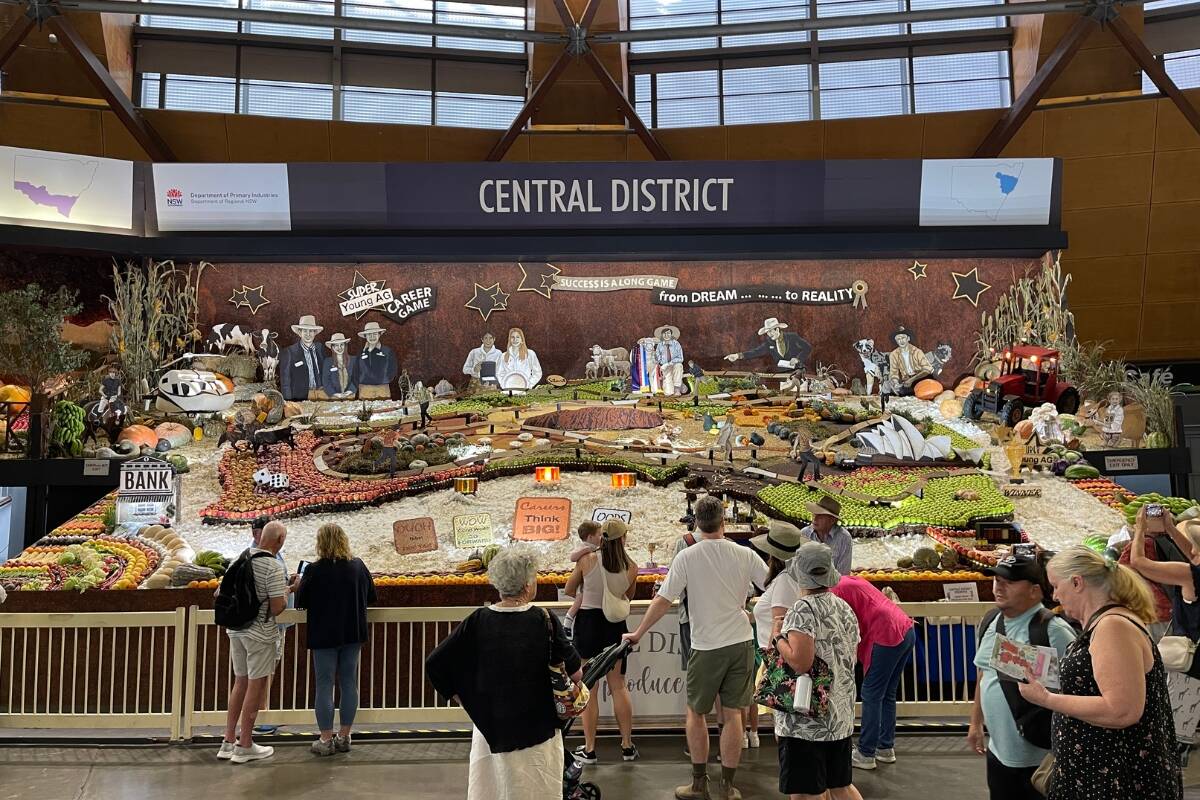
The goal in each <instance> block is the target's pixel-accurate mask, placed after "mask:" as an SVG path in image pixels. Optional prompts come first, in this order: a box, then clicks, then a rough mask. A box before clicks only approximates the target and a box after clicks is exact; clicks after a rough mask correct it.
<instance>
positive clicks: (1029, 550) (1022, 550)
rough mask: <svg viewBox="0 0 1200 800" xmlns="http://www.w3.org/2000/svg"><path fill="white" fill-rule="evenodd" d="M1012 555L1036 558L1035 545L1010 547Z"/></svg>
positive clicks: (1024, 544) (1025, 544)
mask: <svg viewBox="0 0 1200 800" xmlns="http://www.w3.org/2000/svg"><path fill="white" fill-rule="evenodd" d="M1012 554H1013V555H1014V556H1027V557H1028V558H1037V545H1036V544H1028V543H1021V544H1014V545H1013V546H1012Z"/></svg>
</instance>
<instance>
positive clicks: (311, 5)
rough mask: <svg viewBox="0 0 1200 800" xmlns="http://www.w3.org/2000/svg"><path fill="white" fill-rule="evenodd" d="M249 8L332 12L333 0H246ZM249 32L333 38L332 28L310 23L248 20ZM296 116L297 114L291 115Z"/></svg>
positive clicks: (303, 12) (319, 12)
mask: <svg viewBox="0 0 1200 800" xmlns="http://www.w3.org/2000/svg"><path fill="white" fill-rule="evenodd" d="M246 3H247V6H246V7H247V8H252V9H257V10H259V11H291V12H294V13H299V14H332V13H333V2H331V0H246ZM246 32H247V33H261V34H263V35H266V36H302V37H307V38H311V39H331V38H333V29H332V28H314V27H310V26H308V25H280V24H276V23H274V22H247V23H246ZM289 116H295V115H289Z"/></svg>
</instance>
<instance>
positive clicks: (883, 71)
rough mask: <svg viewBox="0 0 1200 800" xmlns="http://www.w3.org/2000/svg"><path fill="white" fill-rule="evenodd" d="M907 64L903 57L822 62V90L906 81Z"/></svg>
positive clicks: (891, 84) (894, 83) (892, 84)
mask: <svg viewBox="0 0 1200 800" xmlns="http://www.w3.org/2000/svg"><path fill="white" fill-rule="evenodd" d="M905 66H906V65H905V60H904V59H902V58H888V59H883V60H880V61H848V62H845V63H841V64H821V65H820V67H821V84H820V85H821V91H822V92H824V91H825V90H826V89H850V88H855V87H860V86H895V85H897V84H901V83H906V82H907V79H908V76H907V74H906V72H907V70H906V69H905Z"/></svg>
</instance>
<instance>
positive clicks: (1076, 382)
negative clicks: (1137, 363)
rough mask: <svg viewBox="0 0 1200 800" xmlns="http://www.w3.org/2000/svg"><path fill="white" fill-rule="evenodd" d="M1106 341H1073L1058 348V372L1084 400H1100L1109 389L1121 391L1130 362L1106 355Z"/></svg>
mask: <svg viewBox="0 0 1200 800" xmlns="http://www.w3.org/2000/svg"><path fill="white" fill-rule="evenodd" d="M1107 346H1108V342H1080V341H1079V340H1077V339H1076V340H1072V341H1070V342H1068V343H1067V344H1066V345H1065V346H1063V347H1061V348H1059V359H1060V360H1059V364H1060V371H1061V372H1062V375H1063V377H1064V378H1066V379H1067V380H1068V381H1070V382H1071V385H1072V386H1074V387H1075V388H1076V389H1077V390H1078V391H1079V396H1080V397H1082V398H1083V399H1084V400H1103V399H1104V398H1105V397H1107V396H1108V394H1109V392H1120V391H1124V389H1125V383H1126V381H1127V380H1128V377H1127V374H1126V373H1127V372H1128V370H1129V365H1128V364H1126V363H1125V361H1124V360H1123V359H1119V358H1116V359H1109V358H1105V357H1104V354H1105V350H1106V348H1107Z"/></svg>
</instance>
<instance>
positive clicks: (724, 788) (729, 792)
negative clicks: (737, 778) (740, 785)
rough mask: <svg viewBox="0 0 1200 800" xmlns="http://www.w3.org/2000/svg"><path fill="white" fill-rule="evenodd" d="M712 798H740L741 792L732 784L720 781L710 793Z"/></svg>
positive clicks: (728, 799) (723, 799)
mask: <svg viewBox="0 0 1200 800" xmlns="http://www.w3.org/2000/svg"><path fill="white" fill-rule="evenodd" d="M712 800H742V793H741V792H740V791H738V790H737V788H736V787H734V786H733V785H732V784H729V783H726V782H725V781H720V782H719V783H718V784H717V789H716V791H715V792H714V793H713V794H712Z"/></svg>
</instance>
